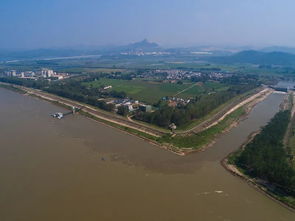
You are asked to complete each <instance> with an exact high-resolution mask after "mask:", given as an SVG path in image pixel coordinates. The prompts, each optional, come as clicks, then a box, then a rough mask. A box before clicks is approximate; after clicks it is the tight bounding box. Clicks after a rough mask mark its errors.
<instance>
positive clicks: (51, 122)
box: [0, 88, 295, 221]
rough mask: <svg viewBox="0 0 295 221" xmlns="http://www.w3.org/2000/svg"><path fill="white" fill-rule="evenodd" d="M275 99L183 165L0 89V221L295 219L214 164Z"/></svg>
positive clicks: (273, 108)
mask: <svg viewBox="0 0 295 221" xmlns="http://www.w3.org/2000/svg"><path fill="white" fill-rule="evenodd" d="M282 97H283V95H281V94H273V95H271V96H270V97H268V98H267V99H266V100H265V101H264V102H262V103H260V104H258V105H257V106H256V107H255V109H254V110H253V111H252V112H251V114H250V115H249V117H248V118H247V119H246V120H245V121H243V122H241V123H240V125H239V126H238V127H236V128H234V129H232V130H231V131H230V132H229V133H227V134H225V135H223V136H221V137H220V138H219V139H218V140H217V142H216V144H215V145H214V146H213V147H211V148H209V149H207V150H206V151H204V152H201V153H197V154H192V155H189V156H186V157H180V156H177V155H174V154H172V153H170V152H167V151H165V150H162V149H159V148H158V147H156V146H153V145H151V144H149V143H147V142H145V141H143V140H141V139H139V138H137V137H134V136H131V135H128V134H125V133H123V132H121V131H119V130H117V129H113V128H110V127H108V126H105V125H102V124H100V123H97V122H94V121H92V120H89V119H87V118H85V117H83V116H80V115H74V116H67V117H66V118H64V119H62V120H56V119H53V118H51V117H50V116H49V114H51V113H53V112H57V111H64V112H65V110H63V109H62V108H61V107H58V106H55V105H53V104H51V103H48V102H46V101H43V100H40V99H38V98H34V97H30V96H26V95H20V94H17V93H15V92H12V91H8V90H5V89H1V88H0V220H1V221H92V220H93V221H94V220H95V221H97V220H101V221H108V220H112V221H117V220H126V221H166V220H167V221H168V220H169V221H180V220H181V221H191V220H194V221H195V220H201V221H207V220H209V221H215V220H227V221H229V220H233V221H240V220H247V221H249V220H251V221H253V220H255V221H256V220H257V221H262V220H268V221H272V220H274V221H280V220H290V221H294V220H295V213H293V212H291V211H289V210H288V209H286V208H284V207H282V206H281V205H279V204H278V203H276V202H274V201H272V200H271V199H269V198H268V197H266V196H265V195H263V194H261V193H260V192H258V191H256V190H255V189H254V188H253V187H251V186H249V185H248V184H247V183H245V182H244V181H242V180H241V179H239V178H237V177H234V176H232V175H231V174H229V173H228V172H227V171H226V170H225V169H224V168H223V167H222V166H221V165H220V160H221V159H222V158H223V157H225V156H226V155H227V154H228V153H230V152H231V151H233V150H236V149H237V148H238V147H239V146H240V145H241V144H242V143H243V142H244V141H245V140H246V138H247V136H248V135H249V134H250V133H251V132H252V131H255V130H257V129H259V128H260V126H262V125H265V124H266V123H267V122H268V121H269V119H270V118H271V117H272V116H273V115H274V114H275V113H276V112H277V111H278V106H279V103H280V102H281V101H282Z"/></svg>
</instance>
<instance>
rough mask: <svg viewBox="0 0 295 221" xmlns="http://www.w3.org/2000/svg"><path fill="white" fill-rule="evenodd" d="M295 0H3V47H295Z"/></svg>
mask: <svg viewBox="0 0 295 221" xmlns="http://www.w3.org/2000/svg"><path fill="white" fill-rule="evenodd" d="M294 8H295V2H294V1H292V0H282V1H276V0H245V1H236V0H224V1H219V0H182V1H179V0H149V1H145V0H124V1H120V0H108V1H101V0H50V1H46V0H26V1H21V0H2V1H1V5H0V29H1V37H0V48H4V49H16V48H19V49H33V48H51V47H73V46H79V45H84V46H92V45H96V46H99V45H100V46H102V45H123V44H128V43H131V42H136V41H140V40H142V39H145V38H147V39H149V40H150V41H152V42H157V43H159V44H160V45H162V46H164V47H165V46H166V47H171V46H197V45H226V46H244V45H249V46H271V45H280V46H281V45H282V46H293V47H294V46H295V42H294V39H295V27H294V23H293V21H294V20H295V15H294V13H293V9H294Z"/></svg>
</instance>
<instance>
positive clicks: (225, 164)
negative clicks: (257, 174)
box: [220, 130, 295, 212]
mask: <svg viewBox="0 0 295 221" xmlns="http://www.w3.org/2000/svg"><path fill="white" fill-rule="evenodd" d="M260 132H261V130H258V131H254V132H252V133H251V134H250V135H249V136H248V138H247V140H246V141H245V142H244V143H243V144H242V145H241V146H240V147H239V149H238V150H236V151H233V152H231V153H229V154H228V155H227V156H226V157H224V158H223V159H222V160H221V161H220V164H221V166H222V167H223V168H224V169H225V170H226V171H228V172H229V173H230V174H231V175H233V176H235V177H238V178H239V179H242V180H243V181H245V182H246V183H247V184H248V185H249V186H251V187H252V188H254V189H255V190H257V191H258V192H260V193H262V194H263V195H264V196H267V197H268V198H270V199H272V200H273V201H275V202H277V203H279V204H280V205H281V206H283V207H285V208H286V209H288V210H290V211H292V212H295V206H293V205H291V204H289V203H287V202H285V201H282V200H281V199H279V197H278V196H277V195H276V194H275V193H273V192H271V191H269V190H268V189H267V187H265V186H263V185H261V184H259V183H258V182H256V181H255V179H253V178H250V177H248V176H247V175H246V174H244V173H243V172H241V171H240V170H239V169H238V167H237V166H236V165H234V164H231V163H229V157H230V156H231V155H233V154H234V153H235V152H237V151H240V150H242V149H243V148H244V147H245V146H246V145H247V144H248V143H250V142H251V141H252V140H253V139H254V137H255V136H256V135H258V134H259V133H260Z"/></svg>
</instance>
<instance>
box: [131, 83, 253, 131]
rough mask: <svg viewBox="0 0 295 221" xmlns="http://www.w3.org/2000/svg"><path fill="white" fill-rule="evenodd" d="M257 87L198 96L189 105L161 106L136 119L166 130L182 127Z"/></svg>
mask: <svg viewBox="0 0 295 221" xmlns="http://www.w3.org/2000/svg"><path fill="white" fill-rule="evenodd" d="M255 87H257V85H255V84H246V85H236V86H231V87H230V88H229V89H228V90H226V91H220V92H217V93H211V94H206V95H202V96H197V97H196V98H195V99H193V100H192V101H191V102H190V103H189V104H187V105H178V106H177V107H169V106H168V105H167V104H166V105H161V106H159V109H158V110H157V111H155V112H153V113H143V112H138V113H136V114H135V116H134V117H135V119H137V120H141V121H145V122H148V123H151V124H155V125H158V126H160V127H165V128H167V127H168V126H169V125H170V124H171V123H174V124H176V125H177V126H182V125H185V124H187V123H189V122H190V121H192V120H196V119H200V118H202V117H204V116H205V115H207V114H208V113H210V112H211V111H213V110H214V109H215V108H217V107H218V106H220V105H221V104H223V103H225V102H227V101H229V100H230V99H232V98H233V97H235V96H237V95H239V94H243V93H245V92H247V91H249V90H252V89H254V88H255Z"/></svg>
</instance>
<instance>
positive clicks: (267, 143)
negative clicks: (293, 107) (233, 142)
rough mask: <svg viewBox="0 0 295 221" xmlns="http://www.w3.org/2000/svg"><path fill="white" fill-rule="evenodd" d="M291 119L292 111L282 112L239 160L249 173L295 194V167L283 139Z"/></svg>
mask: <svg viewBox="0 0 295 221" xmlns="http://www.w3.org/2000/svg"><path fill="white" fill-rule="evenodd" d="M289 120H290V111H281V112H279V113H278V114H276V115H275V117H274V118H273V119H272V120H271V121H270V123H269V124H268V125H267V126H265V127H264V128H263V129H262V131H261V133H260V134H258V135H257V136H256V137H255V138H254V139H253V141H251V142H250V143H249V144H248V145H246V147H245V149H244V150H243V151H242V152H241V153H240V154H239V155H238V156H237V157H236V158H235V163H236V165H238V166H239V167H240V168H243V169H244V170H245V171H246V172H247V174H249V175H251V176H253V177H258V178H261V179H264V180H267V181H269V182H271V183H272V184H275V185H276V186H277V187H279V188H280V189H281V190H284V191H285V192H287V193H288V194H290V195H292V196H295V169H294V168H293V167H292V166H291V165H290V164H289V161H288V155H287V153H286V151H285V148H284V145H283V138H284V135H285V133H286V130H287V127H288V123H289Z"/></svg>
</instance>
